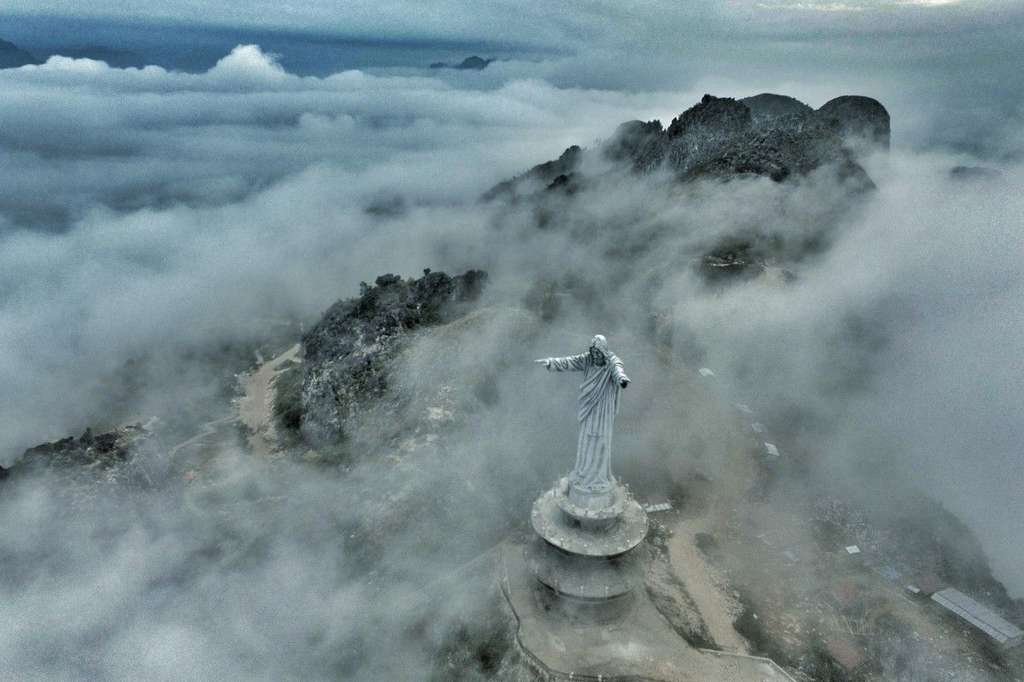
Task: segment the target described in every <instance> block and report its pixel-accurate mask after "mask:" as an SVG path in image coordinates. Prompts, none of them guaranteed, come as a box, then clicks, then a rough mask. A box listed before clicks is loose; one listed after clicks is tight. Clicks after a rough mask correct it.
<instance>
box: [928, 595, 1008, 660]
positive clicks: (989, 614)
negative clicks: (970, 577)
mask: <svg viewBox="0 0 1024 682" xmlns="http://www.w3.org/2000/svg"><path fill="white" fill-rule="evenodd" d="M932 600H933V601H936V602H938V603H939V604H941V605H942V606H944V607H945V608H947V609H949V610H950V611H952V612H953V613H955V614H956V615H958V616H960V617H961V618H963V619H964V620H966V621H967V622H968V623H970V624H971V625H973V626H974V627H976V628H978V629H979V630H981V631H982V632H984V633H985V634H986V635H988V636H989V637H991V638H992V639H994V640H996V641H997V642H999V643H1000V644H1002V645H1004V646H1016V645H1017V644H1020V643H1021V641H1022V639H1024V632H1022V631H1021V629H1020V628H1019V627H1017V626H1016V625H1014V624H1013V623H1011V622H1009V621H1008V620H1006V619H1005V618H1003V617H1002V616H1000V615H999V614H997V613H996V612H995V611H993V610H992V609H990V608H988V607H987V606H984V605H983V604H979V603H978V602H976V601H974V600H973V599H971V598H970V597H968V596H967V595H966V594H964V593H963V592H961V591H960V590H956V589H953V588H952V587H947V588H946V589H944V590H939V591H938V592H936V593H935V594H933V595H932Z"/></svg>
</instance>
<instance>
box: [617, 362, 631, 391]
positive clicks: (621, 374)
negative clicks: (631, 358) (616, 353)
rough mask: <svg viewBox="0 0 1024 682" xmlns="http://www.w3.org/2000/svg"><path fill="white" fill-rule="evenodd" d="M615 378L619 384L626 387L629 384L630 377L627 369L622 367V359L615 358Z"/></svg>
mask: <svg viewBox="0 0 1024 682" xmlns="http://www.w3.org/2000/svg"><path fill="white" fill-rule="evenodd" d="M614 367H615V380H616V381H618V382H619V386H621V387H622V388H625V387H626V386H629V382H630V378H629V377H628V376H626V370H624V369H623V367H622V360H619V359H618V358H615V365H614Z"/></svg>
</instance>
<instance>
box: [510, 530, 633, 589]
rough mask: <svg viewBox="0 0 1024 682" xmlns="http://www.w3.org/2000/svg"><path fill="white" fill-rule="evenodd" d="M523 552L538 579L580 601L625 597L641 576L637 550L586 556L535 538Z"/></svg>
mask: <svg viewBox="0 0 1024 682" xmlns="http://www.w3.org/2000/svg"><path fill="white" fill-rule="evenodd" d="M523 553H524V557H525V558H526V563H527V565H528V566H529V567H530V571H531V572H532V573H533V575H534V576H536V578H537V580H539V581H540V582H541V583H542V584H544V585H545V586H546V587H549V588H550V589H552V590H554V591H555V592H557V593H558V594H559V595H561V596H563V597H569V598H571V599H574V600H579V601H580V602H595V601H603V600H610V599H618V598H620V597H625V596H626V595H628V594H629V593H630V592H632V591H633V588H634V587H635V586H636V585H637V583H638V582H639V581H640V579H641V575H640V561H639V559H638V557H637V553H636V552H627V553H625V554H620V555H619V556H616V557H603V556H583V555H580V554H571V553H569V552H566V551H564V550H561V549H559V548H557V547H555V546H554V545H551V544H549V543H547V542H545V541H544V540H542V539H541V538H534V541H533V542H532V543H530V544H528V545H527V546H526V547H525V549H524V550H523Z"/></svg>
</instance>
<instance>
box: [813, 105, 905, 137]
mask: <svg viewBox="0 0 1024 682" xmlns="http://www.w3.org/2000/svg"><path fill="white" fill-rule="evenodd" d="M815 116H816V117H817V118H818V119H820V120H821V121H822V122H825V123H828V124H831V125H833V126H835V128H836V131H837V132H838V133H839V135H840V136H842V137H843V138H854V141H855V142H856V141H860V142H866V143H868V144H869V145H876V146H880V147H882V148H883V149H888V148H889V138H890V130H889V112H888V111H886V110H885V107H884V106H882V103H881V102H879V101H878V100H876V99H872V98H871V97H863V96H860V95H843V96H842V97H836V98H835V99H831V100H829V101H828V102H826V103H825V104H823V105H822V106H821V108H820V109H818V110H817V111H816V112H815Z"/></svg>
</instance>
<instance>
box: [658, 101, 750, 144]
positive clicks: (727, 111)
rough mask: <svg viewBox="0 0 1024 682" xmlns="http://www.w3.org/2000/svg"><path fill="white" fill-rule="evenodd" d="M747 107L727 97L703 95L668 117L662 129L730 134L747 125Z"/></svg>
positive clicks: (671, 136) (696, 134)
mask: <svg viewBox="0 0 1024 682" xmlns="http://www.w3.org/2000/svg"><path fill="white" fill-rule="evenodd" d="M750 125H751V116H750V109H748V108H747V106H746V105H744V104H742V103H740V102H737V101H736V100H735V99H733V98H731V97H715V96H713V95H704V97H702V98H701V100H700V104H696V105H694V106H692V107H690V108H689V109H687V110H686V111H684V112H683V113H681V114H679V116H676V117H675V118H674V119H672V123H671V124H669V127H668V130H666V131H665V132H666V133H667V135H668V138H669V139H674V138H677V137H682V136H688V137H699V136H708V135H716V136H725V135H734V134H736V133H739V132H742V131H744V130H747V129H749V128H750Z"/></svg>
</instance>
